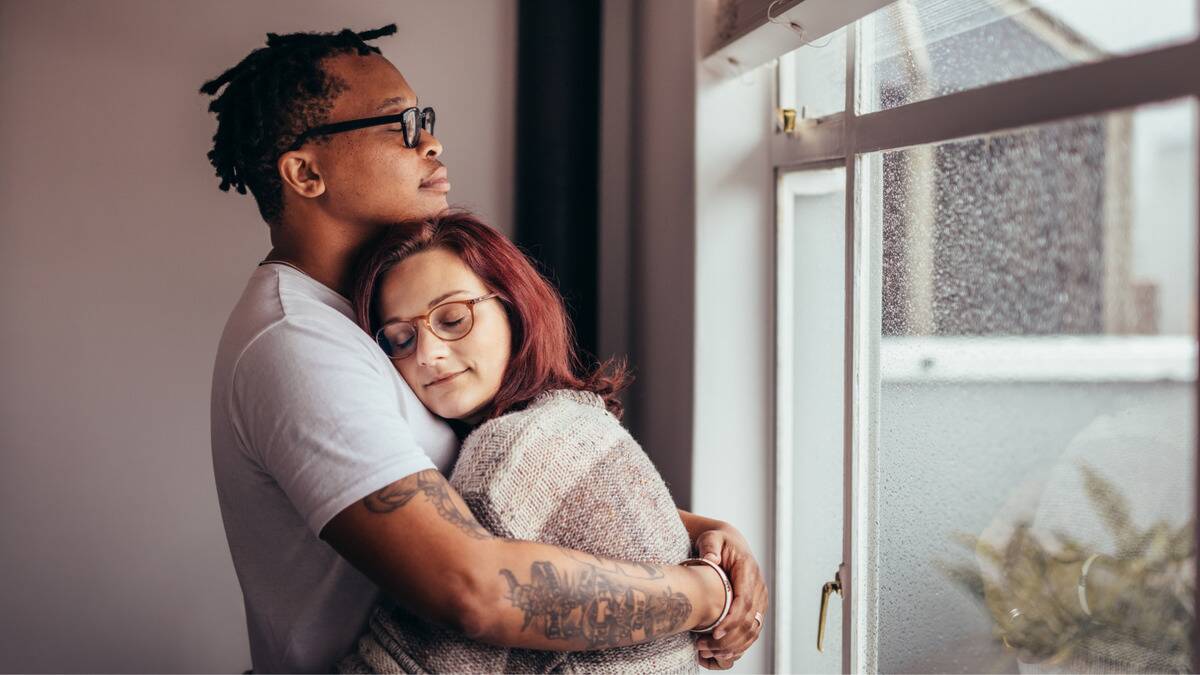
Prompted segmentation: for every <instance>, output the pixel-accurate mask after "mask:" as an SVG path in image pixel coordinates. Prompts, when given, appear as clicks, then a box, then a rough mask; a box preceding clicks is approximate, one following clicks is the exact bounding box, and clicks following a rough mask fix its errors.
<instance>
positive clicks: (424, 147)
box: [418, 132, 442, 159]
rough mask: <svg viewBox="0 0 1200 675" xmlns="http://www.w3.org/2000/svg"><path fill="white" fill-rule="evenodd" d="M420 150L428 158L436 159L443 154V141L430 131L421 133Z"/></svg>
mask: <svg viewBox="0 0 1200 675" xmlns="http://www.w3.org/2000/svg"><path fill="white" fill-rule="evenodd" d="M418 151H419V152H420V153H421V154H422V155H424V156H425V157H426V158H428V159H434V158H436V157H438V156H440V155H441V154H442V142H441V141H439V140H438V139H437V136H434V135H433V134H431V133H428V132H422V133H421V143H420V147H419V148H418Z"/></svg>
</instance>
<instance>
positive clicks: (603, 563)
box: [563, 549, 665, 580]
mask: <svg viewBox="0 0 1200 675" xmlns="http://www.w3.org/2000/svg"><path fill="white" fill-rule="evenodd" d="M563 553H565V554H566V555H567V557H568V558H572V559H574V560H578V561H579V562H581V563H583V564H585V565H591V566H592V567H595V568H597V569H598V570H600V571H601V572H609V573H611V574H619V575H621V576H626V577H629V578H631V579H646V580H653V579H662V578H663V577H664V576H665V575H664V574H663V573H662V570H661V569H659V568H657V567H655V566H654V565H651V564H649V563H644V562H617V561H616V560H605V559H604V558H601V557H599V556H595V555H592V554H591V553H584V552H583V551H572V550H570V549H564V550H563Z"/></svg>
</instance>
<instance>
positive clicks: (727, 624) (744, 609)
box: [712, 592, 753, 651]
mask: <svg viewBox="0 0 1200 675" xmlns="http://www.w3.org/2000/svg"><path fill="white" fill-rule="evenodd" d="M752 615H753V613H752V612H751V611H750V600H749V599H748V598H746V597H742V596H738V595H737V594H736V592H735V593H734V596H733V603H731V604H730V605H729V613H728V614H726V615H725V618H724V619H723V620H722V621H721V625H719V626H717V628H716V630H714V631H713V632H712V636H713V639H714V640H716V641H717V642H721V641H722V640H723V639H724V638H725V635H726V634H727V633H729V631H730V630H731V629H732V628H734V627H736V626H740V625H741V624H742V623H744V622H745V621H746V618H747V617H749V616H752ZM720 650H721V648H718V651H720Z"/></svg>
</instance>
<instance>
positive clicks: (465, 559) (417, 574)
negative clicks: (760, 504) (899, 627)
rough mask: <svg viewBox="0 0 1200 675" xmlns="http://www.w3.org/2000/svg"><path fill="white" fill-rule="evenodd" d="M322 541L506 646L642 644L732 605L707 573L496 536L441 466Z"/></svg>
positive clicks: (339, 521)
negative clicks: (459, 492) (444, 474)
mask: <svg viewBox="0 0 1200 675" xmlns="http://www.w3.org/2000/svg"><path fill="white" fill-rule="evenodd" d="M321 537H322V539H325V540H326V541H328V542H329V543H330V544H331V545H332V546H333V547H334V548H335V549H336V550H337V551H338V553H340V554H341V555H342V556H343V557H345V558H346V559H347V560H349V561H350V562H351V563H352V564H354V565H355V566H356V567H357V568H358V569H360V570H362V571H363V572H364V573H365V574H366V575H367V576H368V577H370V578H371V579H372V580H373V581H374V582H375V583H376V584H378V585H379V586H380V587H381V588H382V589H384V591H385V592H387V593H389V594H390V595H391V596H392V597H393V598H395V600H396V601H397V602H399V603H400V604H401V605H402V606H404V607H405V608H406V609H408V610H409V611H411V612H412V613H414V614H415V615H416V616H420V617H423V618H426V619H429V620H431V621H434V622H437V623H440V624H443V625H446V626H448V627H450V628H452V629H455V630H457V631H459V632H461V633H463V634H464V635H466V636H467V637H469V638H472V639H475V640H479V641H481V642H486V643H489V644H493V645H498V646H504V647H523V648H530V649H547V650H556V651H578V650H588V649H604V648H608V647H621V646H626V645H631V644H639V643H642V642H648V641H650V640H654V639H657V638H661V637H665V636H667V635H673V634H675V633H681V632H683V631H686V630H689V629H692V628H696V627H698V626H704V625H708V624H710V623H712V622H713V621H714V620H716V617H717V616H718V615H719V614H720V612H721V609H722V607H723V605H724V598H725V592H724V588H723V586H722V583H721V581H720V579H719V578H718V576H717V574H716V573H714V572H713V571H712V570H711V569H707V568H703V567H683V566H679V565H647V564H642V563H629V562H621V561H614V560H607V559H603V558H598V557H596V556H593V555H589V554H586V553H581V552H578V551H572V550H569V549H563V548H558V547H556V546H549V545H546V544H539V543H536V542H528V541H515V540H508V539H500V538H497V537H493V536H492V535H491V534H490V533H488V531H487V530H485V529H484V528H483V527H482V526H481V525H480V524H479V523H478V522H477V521H476V520H475V518H474V516H472V515H471V511H470V510H469V509H468V508H467V506H466V504H465V503H464V502H463V501H462V498H461V497H459V496H458V494H457V493H456V492H455V491H454V489H453V488H451V487H450V485H449V484H448V483H447V482H446V479H445V478H444V477H442V475H441V474H439V473H438V472H437V471H422V472H420V473H417V474H414V475H411V476H408V477H406V478H403V479H401V480H399V481H396V482H395V483H392V484H391V485H389V486H387V487H385V488H383V489H382V490H379V491H378V492H375V493H373V494H371V495H368V496H367V497H366V498H365V499H363V500H361V501H359V502H357V503H355V504H353V505H352V506H350V507H348V508H346V509H345V510H343V511H342V512H341V513H339V514H338V515H337V516H335V517H334V518H333V520H331V521H330V522H329V524H328V525H326V526H325V528H324V529H323V530H322V531H321Z"/></svg>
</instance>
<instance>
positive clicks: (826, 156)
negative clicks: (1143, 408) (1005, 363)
mask: <svg viewBox="0 0 1200 675" xmlns="http://www.w3.org/2000/svg"><path fill="white" fill-rule="evenodd" d="M1197 13H1198V17H1200V3H1198V9H1197ZM872 20H874V17H867V18H864V19H862V20H859V21H857V22H855V23H854V24H852V25H851V26H850V27H849V28H848V34H847V40H846V42H847V45H846V106H845V111H844V112H841V113H837V114H834V115H830V116H827V117H824V118H821V119H820V120H819V121H818V123H816V124H814V125H806V126H805V127H804V129H803V131H802V132H801V133H799V134H797V135H788V134H783V133H776V134H775V135H774V137H773V138H772V139H771V141H770V144H771V162H772V165H773V166H774V169H775V173H776V178H777V179H778V177H779V176H780V175H781V174H783V173H787V172H791V171H797V170H803V169H812V168H821V167H824V166H828V165H829V163H831V162H836V163H838V164H842V163H844V165H845V168H846V221H845V222H846V229H845V231H846V237H847V240H846V242H845V250H846V275H845V299H846V312H845V316H846V327H845V335H846V340H845V349H844V355H845V359H844V374H845V384H846V386H845V392H846V394H845V405H846V411H847V413H848V416H847V419H848V423H847V424H846V427H845V428H846V432H845V437H844V446H843V461H844V466H845V467H846V470H845V471H844V476H843V495H844V496H843V519H844V528H843V547H842V554H843V558H842V559H843V561H844V562H845V563H846V565H845V566H844V567H843V569H842V571H841V580H842V587H843V593H842V636H843V638H842V669H843V671H844V672H876V671H877V670H878V660H877V655H876V654H874V653H873V652H871V651H866V652H865V653H863V656H862V658H861V660H860V658H859V655H860V652H861V651H862V650H860V649H859V641H860V640H861V639H863V636H864V634H865V632H866V627H867V626H868V625H869V624H870V623H871V622H874V621H875V620H876V617H875V616H874V615H873V611H874V610H873V607H874V606H875V603H873V602H868V601H869V600H870V598H861V597H858V595H859V594H858V593H856V592H855V591H856V590H857V589H859V588H874V587H875V585H874V584H873V578H874V577H875V575H876V574H877V573H878V571H877V569H876V567H875V565H874V563H873V561H874V560H875V559H876V555H877V552H876V551H875V550H874V549H873V546H872V543H871V541H870V540H869V538H868V537H866V536H863V533H862V532H860V531H859V528H858V527H856V524H857V523H858V522H859V520H860V519H859V514H871V513H873V512H874V510H875V508H876V504H875V502H874V499H873V496H872V494H871V492H870V491H869V490H866V489H862V488H864V487H866V486H869V485H870V484H871V482H870V480H871V476H872V475H873V469H872V467H870V466H869V465H868V462H869V461H870V458H871V457H872V456H873V449H874V448H875V447H876V445H877V438H878V405H879V390H880V382H881V377H880V376H881V373H880V358H879V353H880V340H879V336H880V326H881V314H882V308H881V299H882V298H881V296H882V289H881V281H880V278H879V274H877V273H876V272H875V271H876V270H879V269H880V267H881V265H882V233H881V231H879V230H878V229H877V228H874V227H872V225H871V224H872V223H873V222H877V219H874V218H870V217H860V216H862V215H864V214H860V213H859V211H860V210H862V209H864V208H869V206H870V205H868V204H863V203H860V202H859V201H858V195H859V193H860V190H858V189H857V188H856V186H857V185H859V184H865V181H868V180H870V179H871V178H872V176H871V175H870V172H871V171H872V170H873V167H872V166H870V163H869V162H863V161H860V160H861V156H862V155H864V154H867V153H873V152H878V151H883V150H893V149H897V148H904V147H909V146H916V145H925V144H934V143H940V142H944V141H950V140H955V139H960V138H966V137H971V136H978V135H982V134H988V133H995V132H1001V131H1006V130H1012V129H1018V128H1022V127H1028V126H1033V125H1039V124H1045V123H1049V122H1054V121H1058V120H1064V119H1068V118H1074V117H1080V116H1086V115H1095V114H1099V113H1106V112H1111V111H1116V110H1122V109H1131V108H1134V107H1137V106H1140V105H1145V104H1151V103H1157V102H1163V101H1168V100H1171V99H1177V98H1185V97H1189V96H1190V97H1193V98H1197V99H1200V69H1198V68H1197V66H1196V64H1200V39H1194V40H1192V41H1190V42H1187V43H1185V44H1178V45H1173V46H1168V47H1163V48H1159V49H1154V50H1151V51H1146V52H1143V53H1138V54H1134V55H1129V56H1118V57H1113V58H1110V59H1107V60H1104V61H1100V62H1097V63H1088V64H1083V65H1078V66H1074V67H1070V68H1066V69H1063V70H1057V71H1052V72H1047V73H1041V74H1037V75H1032V76H1029V77H1024V78H1021V79H1016V80H1008V81H1004V82H998V83H995V84H990V85H986V86H982V87H979V88H976V89H971V90H968V91H963V92H959V93H955V94H950V95H946V96H941V97H938V98H933V99H929V100H924V101H919V102H915V103H911V104H908V105H904V106H901V107H897V108H891V109H888V110H882V111H878V112H872V113H868V114H863V115H859V114H857V107H858V106H857V94H858V92H859V91H860V90H865V88H864V87H863V86H862V85H863V83H862V82H860V81H859V80H860V78H862V77H863V76H864V75H866V73H863V72H861V71H859V70H858V65H859V64H860V63H870V62H871V60H870V59H869V58H864V57H863V55H862V54H861V49H862V46H863V45H862V40H861V38H860V34H861V31H862V30H863V27H864V25H869V22H870V21H872ZM868 56H869V55H868ZM1114 83H1119V85H1120V86H1114ZM1062 92H1071V93H1072V95H1071V96H1062V95H1061V94H1062ZM1198 164H1200V162H1198ZM1197 174H1198V175H1200V167H1198V171H1197ZM776 184H777V185H778V180H777V181H776ZM1197 194H1200V186H1198V188H1197ZM778 222H779V221H778V219H777V223H778ZM1198 226H1200V224H1198ZM777 228H778V225H777ZM777 235H778V229H777ZM776 246H777V250H776V260H775V265H776V280H777V287H776V293H777V297H776V303H775V307H776V312H777V313H780V312H782V311H783V310H782V309H781V307H782V306H783V305H784V304H785V303H787V302H789V297H790V296H788V293H789V290H788V289H787V288H785V287H784V286H785V284H783V283H780V282H783V281H786V280H787V279H788V278H789V277H788V271H787V269H785V267H786V265H787V256H788V255H790V251H787V250H786V247H785V246H782V245H781V244H780V242H779V241H778V240H777V243H776ZM1197 259H1200V255H1198V256H1197ZM1196 285H1197V289H1198V293H1200V275H1198V277H1197V280H1196ZM777 318H780V319H782V318H784V317H782V316H779V317H777ZM780 323H782V321H781V322H780ZM782 330H783V331H784V332H786V331H787V330H788V329H787V328H786V327H784V328H783V329H782ZM776 337H777V339H776V354H775V362H776V378H777V390H776V401H775V408H776V410H775V420H776V448H775V466H776V472H777V473H776V481H775V483H776V490H777V493H776V495H775V504H776V528H775V535H776V554H775V560H774V563H775V574H774V577H775V579H776V580H779V583H780V585H781V586H782V584H783V582H782V580H783V579H784V578H785V576H786V575H787V570H788V567H786V565H788V564H789V561H790V551H789V550H785V549H787V548H788V547H789V545H790V541H789V535H788V533H787V532H785V531H783V530H784V529H786V528H784V527H782V526H783V525H784V524H786V523H788V522H791V514H790V513H786V511H787V509H789V508H790V504H791V503H792V502H791V499H790V497H791V495H790V494H788V491H789V490H790V486H789V485H788V484H787V483H788V476H787V475H786V474H785V473H784V472H783V469H785V468H787V467H789V466H791V456H790V453H791V452H792V449H793V447H794V445H793V444H792V443H791V442H790V431H789V430H790V428H791V418H790V409H789V408H788V406H787V403H788V390H787V387H789V386H790V384H789V383H788V382H787V379H788V378H789V377H790V375H789V374H785V373H784V372H783V368H784V366H786V365H787V364H789V363H790V362H791V358H790V355H789V354H787V353H785V350H788V349H790V348H791V345H792V344H793V343H792V341H791V340H790V339H788V340H784V339H782V338H783V337H789V336H788V335H782V336H781V335H777V336H776ZM1123 340H1126V342H1125V343H1124V345H1125V347H1113V346H1112V345H1111V344H1110V345H1107V346H1104V345H1100V346H1097V345H1096V344H1092V345H1090V346H1084V347H1081V348H1080V349H1081V350H1082V351H1078V353H1079V354H1081V357H1080V358H1083V359H1085V360H1086V357H1087V355H1088V354H1091V353H1093V352H1096V351H1097V350H1099V352H1103V350H1104V349H1117V350H1118V351H1120V350H1124V351H1122V352H1121V353H1122V354H1125V355H1127V356H1128V357H1129V358H1130V359H1131V361H1130V363H1131V364H1132V365H1130V366H1129V368H1131V369H1133V371H1132V372H1137V373H1143V374H1142V375H1138V376H1139V377H1141V376H1157V375H1145V374H1144V371H1145V369H1149V370H1150V371H1153V372H1154V373H1158V374H1160V375H1161V373H1162V372H1166V373H1168V377H1170V378H1177V379H1187V380H1190V381H1192V382H1196V374H1195V371H1194V367H1193V366H1189V365H1187V364H1188V363H1189V362H1190V363H1194V359H1195V354H1196V352H1197V345H1196V341H1195V340H1189V341H1187V344H1183V345H1180V344H1178V341H1175V342H1172V343H1171V344H1169V345H1166V346H1165V347H1163V345H1165V344H1166V343H1162V342H1159V343H1156V345H1157V346H1155V347H1152V348H1151V349H1150V351H1151V352H1153V354H1151V355H1150V356H1146V357H1145V358H1142V359H1141V360H1139V354H1142V356H1145V354H1144V353H1142V352H1137V349H1136V345H1133V347H1134V349H1133V351H1132V352H1130V351H1129V350H1128V349H1127V348H1128V347H1130V346H1131V345H1132V343H1129V342H1128V341H1127V340H1128V339H1125V338H1123ZM1189 345H1190V346H1189ZM1089 349H1090V350H1091V352H1089V351H1088V350H1089ZM1163 349H1165V350H1166V351H1165V352H1164V351H1163ZM1164 354H1165V356H1164ZM1181 364H1182V365H1181ZM960 367H964V368H966V369H967V370H970V368H969V364H968V365H967V366H961V364H960ZM1087 368H1088V366H1086V365H1084V366H1081V367H1080V368H1079V369H1078V373H1077V375H1078V376H1079V377H1096V376H1097V375H1096V374H1094V373H1093V374H1092V375H1085V374H1084V373H1085V371H1087ZM1139 369H1142V370H1139ZM1155 369H1157V370H1155ZM993 375H994V374H993ZM1064 376H1065V377H1066V375H1064ZM1196 399H1197V401H1200V385H1198V386H1197V396H1196ZM1197 415H1198V418H1200V410H1198V411H1197ZM1197 447H1200V441H1198V443H1197ZM1198 466H1200V463H1198ZM1195 493H1196V498H1197V505H1196V506H1195V507H1194V508H1195V512H1197V513H1200V489H1197V490H1196V491H1195ZM831 572H832V570H831ZM856 575H861V576H862V577H863V579H865V580H866V581H867V582H868V583H867V584H866V585H864V584H861V583H857V581H856V579H855V576H856ZM1198 600H1200V591H1198ZM789 602H790V595H789V594H784V593H782V592H781V591H780V588H777V589H776V590H775V607H776V608H777V609H780V610H781V611H782V612H783V613H784V615H786V614H787V612H788V608H786V607H785V606H784V603H789ZM1197 606H1200V601H1198V603H1197ZM781 638H782V636H781ZM787 642H788V640H787V639H786V638H783V639H777V640H776V641H775V653H774V659H775V665H776V669H777V670H778V669H780V668H786V667H787V663H788V651H787V650H788V647H787ZM1194 651H1195V652H1196V653H1197V656H1198V657H1200V649H1198V650H1194Z"/></svg>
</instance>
